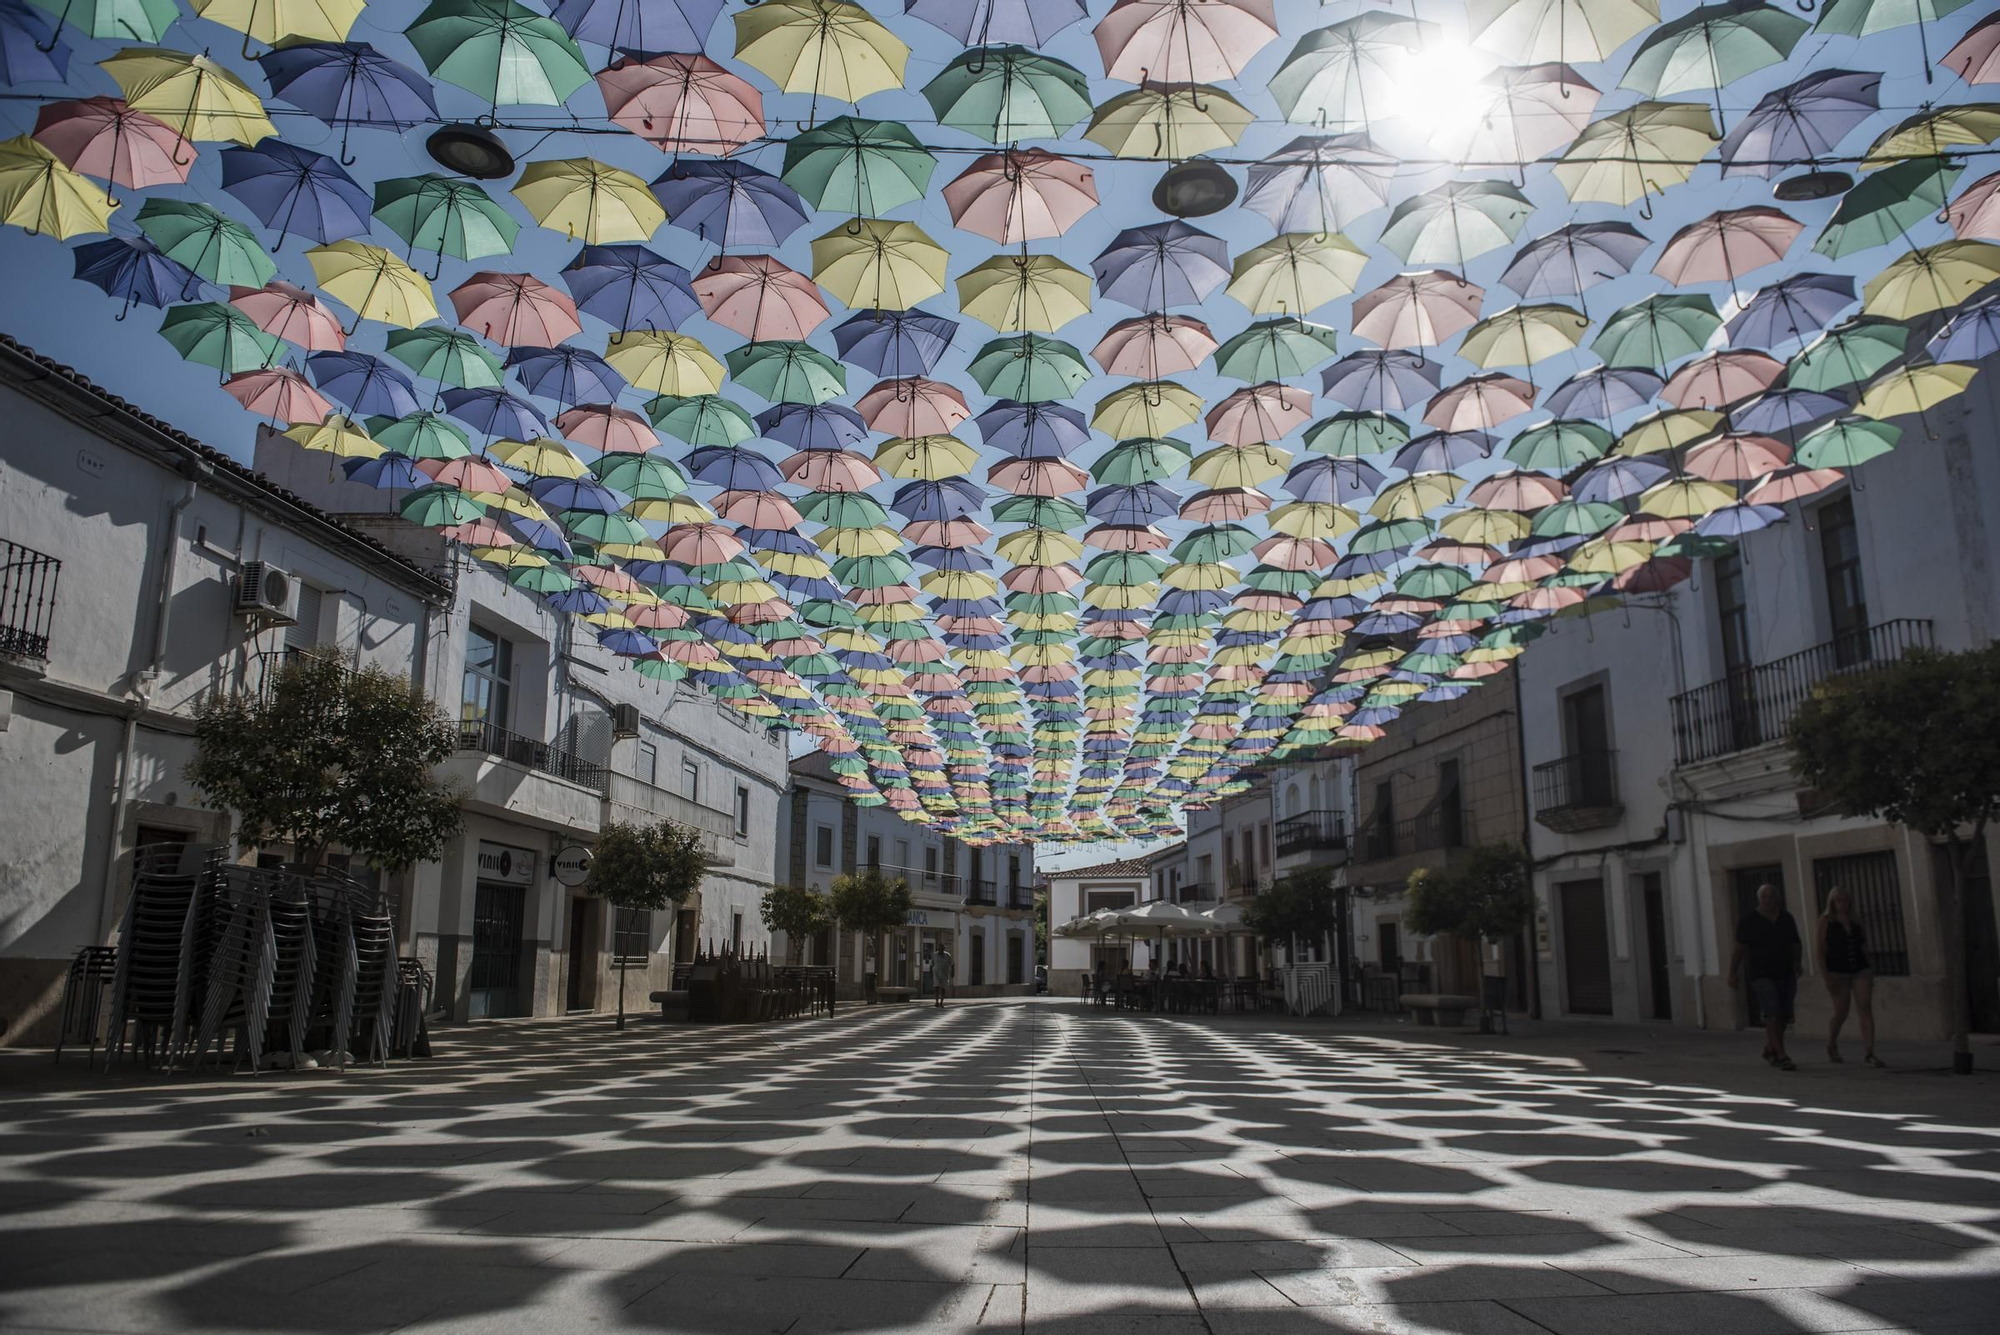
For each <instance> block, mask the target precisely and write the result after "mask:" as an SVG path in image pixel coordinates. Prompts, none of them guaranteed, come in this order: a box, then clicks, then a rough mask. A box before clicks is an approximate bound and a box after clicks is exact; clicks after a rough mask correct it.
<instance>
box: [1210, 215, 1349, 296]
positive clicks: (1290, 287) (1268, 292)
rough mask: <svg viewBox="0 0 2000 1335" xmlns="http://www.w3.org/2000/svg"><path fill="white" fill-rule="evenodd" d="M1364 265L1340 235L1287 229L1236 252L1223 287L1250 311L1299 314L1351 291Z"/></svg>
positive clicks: (1345, 239) (1346, 240) (1347, 241)
mask: <svg viewBox="0 0 2000 1335" xmlns="http://www.w3.org/2000/svg"><path fill="white" fill-rule="evenodd" d="M1367 265H1368V254H1367V252H1366V251H1364V250H1362V249H1361V248H1360V247H1359V246H1357V245H1355V244H1354V243H1353V242H1351V241H1349V240H1348V239H1347V238H1346V237H1344V236H1338V235H1331V234H1330V235H1328V236H1325V237H1323V238H1322V237H1317V236H1314V235H1312V234H1311V233H1307V232H1289V233H1286V234H1285V235H1283V236H1278V237H1274V238H1272V239H1271V240H1269V241H1266V242H1265V243H1264V244H1263V245H1261V246H1254V247H1252V248H1251V249H1249V250H1246V251H1244V252H1243V253H1242V254H1241V255H1239V256H1237V257H1236V263H1235V266H1234V267H1233V268H1232V269H1231V270H1230V273H1231V277H1230V280H1229V286H1228V288H1227V291H1228V293H1229V295H1230V296H1232V297H1235V298H1236V299H1237V300H1238V301H1240V302H1242V303H1243V304H1244V305H1245V306H1247V307H1249V308H1250V310H1251V313H1252V314H1255V315H1291V316H1294V317H1303V316H1305V315H1307V314H1309V313H1310V312H1312V311H1314V310H1316V309H1318V308H1319V307H1321V306H1324V305H1325V304H1326V303H1327V302H1329V301H1333V300H1335V299H1337V298H1339V297H1344V296H1346V295H1347V294H1348V293H1350V292H1352V291H1353V290H1354V284H1355V281H1356V280H1357V279H1359V278H1360V276H1361V271H1362V270H1363V269H1365V268H1366V267H1367Z"/></svg>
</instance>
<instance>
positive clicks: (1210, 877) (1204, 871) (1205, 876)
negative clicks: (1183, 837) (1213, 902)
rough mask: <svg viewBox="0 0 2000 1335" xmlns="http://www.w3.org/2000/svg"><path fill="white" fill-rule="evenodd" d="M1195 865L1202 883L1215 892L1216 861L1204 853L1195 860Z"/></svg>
mask: <svg viewBox="0 0 2000 1335" xmlns="http://www.w3.org/2000/svg"><path fill="white" fill-rule="evenodd" d="M1194 864H1195V871H1196V872H1197V873H1198V874H1199V875H1200V877H1201V883H1202V884H1203V885H1205V886H1207V887H1208V888H1209V890H1210V891H1211V892H1213V891H1214V889H1215V859H1214V858H1212V857H1210V856H1209V855H1208V854H1206V853H1203V854H1202V855H1201V856H1200V857H1198V858H1196V859H1195V860H1194Z"/></svg>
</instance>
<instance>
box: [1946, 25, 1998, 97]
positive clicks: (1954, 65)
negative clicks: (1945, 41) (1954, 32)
mask: <svg viewBox="0 0 2000 1335" xmlns="http://www.w3.org/2000/svg"><path fill="white" fill-rule="evenodd" d="M1943 64H1944V65H1946V66H1947V67H1948V68H1950V69H1953V70H1955V71H1957V73H1958V77H1959V78H1961V79H1963V80H1965V81H1966V82H1967V83H2000V14H1992V15H1989V16H1987V17H1986V18H1983V19H1981V20H1980V21H1979V22H1977V23H1975V24H1973V25H1972V28H1971V30H1970V31H1968V32H1967V33H1966V34H1965V36H1963V37H1961V38H1959V39H1958V44H1957V45H1956V46H1954V47H1952V49H1951V50H1949V51H1947V52H1945V56H1944V61H1943Z"/></svg>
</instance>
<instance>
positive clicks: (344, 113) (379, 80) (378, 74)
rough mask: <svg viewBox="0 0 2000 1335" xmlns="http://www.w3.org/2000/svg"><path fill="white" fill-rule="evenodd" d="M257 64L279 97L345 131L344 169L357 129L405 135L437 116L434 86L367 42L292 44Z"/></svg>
mask: <svg viewBox="0 0 2000 1335" xmlns="http://www.w3.org/2000/svg"><path fill="white" fill-rule="evenodd" d="M257 63H258V64H259V65H260V66H262V67H263V70H264V77H265V79H266V80H268V81H269V82H270V85H271V92H272V94H273V95H274V96H276V97H280V98H283V99H284V100H285V101H287V102H289V103H291V104H292V105H293V106H295V107H297V108H298V109H299V110H301V111H303V112H305V113H306V114H308V115H310V116H316V117H318V118H319V119H320V120H321V121H323V122H325V123H326V124H328V125H332V126H335V127H337V128H338V129H339V130H340V159H341V165H342V166H348V167H351V166H353V165H354V161H353V159H351V158H349V157H348V156H347V133H348V131H349V130H351V129H353V128H354V127H355V126H372V127H374V128H376V129H382V130H393V131H396V132H398V133H401V132H402V131H404V130H407V129H409V128H410V127H411V126H413V125H418V124H421V123H422V122H424V121H425V120H428V119H430V118H431V117H433V116H436V115H437V100H436V98H435V97H434V96H433V95H432V93H431V85H430V81H429V80H428V79H426V78H424V77H423V76H422V75H420V74H418V73H417V72H416V71H415V70H413V69H410V68H409V67H408V66H406V65H402V64H399V63H398V62H396V61H393V60H391V59H389V58H388V57H387V56H385V55H383V54H382V53H381V52H380V51H377V50H376V49H375V48H374V47H372V46H370V45H369V44H368V43H366V42H287V43H285V45H283V46H281V47H278V48H276V49H274V50H271V51H266V52H265V53H264V54H263V55H261V56H259V57H257Z"/></svg>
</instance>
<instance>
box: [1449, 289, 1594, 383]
mask: <svg viewBox="0 0 2000 1335" xmlns="http://www.w3.org/2000/svg"><path fill="white" fill-rule="evenodd" d="M1589 328H1590V321H1589V320H1588V319H1587V318H1585V316H1584V315H1583V313H1582V312H1581V311H1573V310H1571V309H1570V308H1569V307H1567V306H1555V305H1549V306H1509V307H1508V308H1507V309H1506V310H1504V311H1500V312H1498V313H1496V314H1493V315H1489V316H1487V317H1486V318H1485V319H1483V320H1481V321H1480V322H1479V323H1478V324H1476V325H1474V326H1472V328H1470V329H1468V330H1466V331H1465V338H1464V340H1463V341H1462V342H1461V343H1460V344H1459V345H1458V355H1459V356H1461V357H1463V358H1465V359H1466V360H1467V361H1469V362H1471V363H1473V364H1474V365H1475V366H1478V367H1479V368H1480V369H1481V370H1488V371H1490V370H1492V369H1493V368H1494V367H1496V366H1533V365H1534V364H1535V363H1536V362H1538V361H1541V360H1543V359H1544V358H1547V357H1554V356H1556V355H1557V354H1558V353H1564V352H1573V351H1575V350H1576V346H1577V344H1579V343H1581V342H1582V341H1583V335H1584V333H1585V331H1586V330H1588V329H1589Z"/></svg>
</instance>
